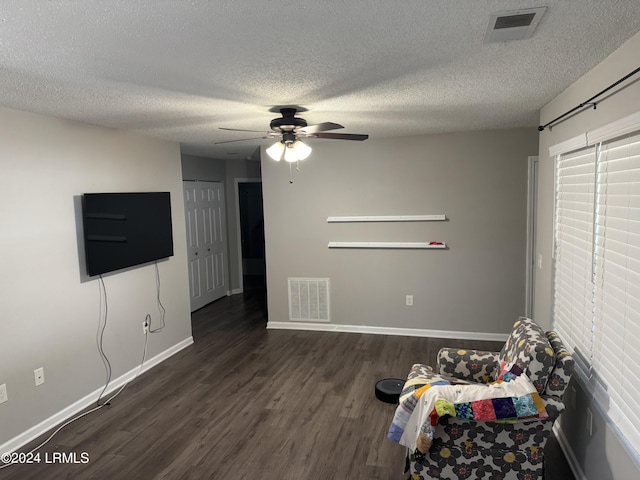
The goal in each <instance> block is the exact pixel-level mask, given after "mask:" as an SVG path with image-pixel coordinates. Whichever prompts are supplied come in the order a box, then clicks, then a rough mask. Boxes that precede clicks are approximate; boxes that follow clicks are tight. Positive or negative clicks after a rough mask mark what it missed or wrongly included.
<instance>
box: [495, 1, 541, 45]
mask: <svg viewBox="0 0 640 480" xmlns="http://www.w3.org/2000/svg"><path fill="white" fill-rule="evenodd" d="M546 10H547V7H539V8H528V9H525V10H511V11H508V12H497V13H494V14H492V15H491V17H489V25H488V26H487V32H486V33H485V35H484V43H500V42H510V41H512V40H525V39H527V38H530V37H531V36H532V35H533V31H534V30H535V29H536V27H537V26H538V23H540V19H541V18H542V15H543V14H544V12H545V11H546Z"/></svg>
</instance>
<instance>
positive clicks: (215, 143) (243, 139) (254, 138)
mask: <svg viewBox="0 0 640 480" xmlns="http://www.w3.org/2000/svg"><path fill="white" fill-rule="evenodd" d="M263 138H270V137H268V136H262V137H251V138H239V139H238V140H224V141H222V142H214V143H213V144H214V145H220V144H221V143H233V142H244V141H246V140H259V139H263Z"/></svg>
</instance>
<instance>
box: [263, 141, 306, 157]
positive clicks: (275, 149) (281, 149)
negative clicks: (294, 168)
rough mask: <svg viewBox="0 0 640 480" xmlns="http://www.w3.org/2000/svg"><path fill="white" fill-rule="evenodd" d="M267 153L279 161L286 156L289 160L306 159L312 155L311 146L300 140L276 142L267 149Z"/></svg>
mask: <svg viewBox="0 0 640 480" xmlns="http://www.w3.org/2000/svg"><path fill="white" fill-rule="evenodd" d="M266 152H267V155H269V156H270V157H271V158H273V159H274V160H275V161H276V162H279V161H280V160H282V159H283V158H284V160H285V161H287V162H297V161H299V160H304V159H305V158H307V157H308V156H309V155H311V147H310V146H309V145H307V144H306V143H302V142H301V141H300V140H295V141H293V142H287V143H284V142H276V143H274V144H273V145H271V146H270V147H269V148H267V150H266Z"/></svg>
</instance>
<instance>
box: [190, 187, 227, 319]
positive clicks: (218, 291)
mask: <svg viewBox="0 0 640 480" xmlns="http://www.w3.org/2000/svg"><path fill="white" fill-rule="evenodd" d="M184 204H185V218H186V224H187V255H188V259H189V292H190V297H191V311H192V312H193V311H194V310H197V309H199V308H201V307H204V306H205V305H207V304H208V303H210V302H213V301H214V300H217V299H219V298H220V297H223V296H225V295H226V294H227V266H226V263H227V248H226V245H227V242H226V229H225V215H224V213H225V207H224V186H223V184H222V182H193V181H186V182H184Z"/></svg>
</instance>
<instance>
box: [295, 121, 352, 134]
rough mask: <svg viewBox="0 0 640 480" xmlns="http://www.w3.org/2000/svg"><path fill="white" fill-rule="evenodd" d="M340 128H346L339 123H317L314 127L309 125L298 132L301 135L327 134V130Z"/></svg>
mask: <svg viewBox="0 0 640 480" xmlns="http://www.w3.org/2000/svg"><path fill="white" fill-rule="evenodd" d="M339 128H344V127H343V126H342V125H340V124H339V123H333V122H323V123H316V124H314V125H307V126H306V127H302V128H301V129H300V130H298V131H299V132H301V133H316V132H326V131H327V130H337V129H339Z"/></svg>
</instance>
